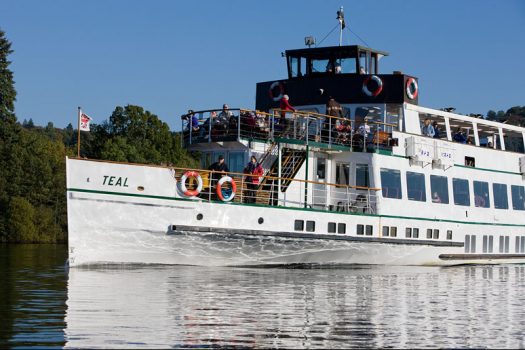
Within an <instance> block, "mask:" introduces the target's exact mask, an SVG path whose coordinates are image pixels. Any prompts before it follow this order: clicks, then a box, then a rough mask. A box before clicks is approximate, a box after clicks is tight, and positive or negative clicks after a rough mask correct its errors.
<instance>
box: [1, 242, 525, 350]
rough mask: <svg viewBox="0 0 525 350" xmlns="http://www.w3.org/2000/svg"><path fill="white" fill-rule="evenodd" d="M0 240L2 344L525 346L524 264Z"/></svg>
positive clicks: (99, 345)
mask: <svg viewBox="0 0 525 350" xmlns="http://www.w3.org/2000/svg"><path fill="white" fill-rule="evenodd" d="M66 255H67V251H66V249H65V247H64V246H10V247H4V246H0V276H2V281H1V283H0V293H1V294H0V348H7V347H22V348H27V347H32V346H34V347H38V348H46V347H55V348H56V347H63V346H65V347H68V348H119V347H120V348H121V347H126V348H130V347H132V348H148V347H149V348H159V347H162V348H166V347H209V346H228V347H236V346H239V347H253V348H267V347H275V348H283V347H284V348H298V347H304V348H319V347H323V348H329V347H330V348H348V347H360V348H378V347H395V348H420V347H432V348H443V347H446V348H456V347H469V348H481V347H483V348H485V347H488V348H523V347H524V346H525V342H524V338H525V330H524V327H523V326H522V320H523V319H525V302H524V299H523V298H522V294H524V293H523V292H524V291H525V288H524V287H525V266H521V265H508V266H472V267H468V266H459V267H451V268H432V267H366V266H364V267H347V268H332V269H327V268H325V269H315V268H302V269H284V268H281V269H277V268H273V269H253V268H204V267H185V266H168V267H134V268H130V267H121V268H105V269H100V268H99V269H71V270H69V274H68V273H67V271H68V270H66V269H65V268H64V262H65V259H66Z"/></svg>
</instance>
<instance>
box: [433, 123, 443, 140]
mask: <svg viewBox="0 0 525 350" xmlns="http://www.w3.org/2000/svg"><path fill="white" fill-rule="evenodd" d="M432 127H433V128H434V138H435V139H440V138H441V130H439V124H438V122H437V121H434V122H433V123H432Z"/></svg>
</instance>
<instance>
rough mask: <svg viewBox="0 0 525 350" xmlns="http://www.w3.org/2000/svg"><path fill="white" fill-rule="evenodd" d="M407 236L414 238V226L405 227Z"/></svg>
mask: <svg viewBox="0 0 525 350" xmlns="http://www.w3.org/2000/svg"><path fill="white" fill-rule="evenodd" d="M405 237H406V238H412V228H411V227H407V228H406V229H405Z"/></svg>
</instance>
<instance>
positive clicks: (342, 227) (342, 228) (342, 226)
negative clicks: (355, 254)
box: [337, 223, 346, 234]
mask: <svg viewBox="0 0 525 350" xmlns="http://www.w3.org/2000/svg"><path fill="white" fill-rule="evenodd" d="M337 233H341V234H345V233H346V224H343V223H339V224H337Z"/></svg>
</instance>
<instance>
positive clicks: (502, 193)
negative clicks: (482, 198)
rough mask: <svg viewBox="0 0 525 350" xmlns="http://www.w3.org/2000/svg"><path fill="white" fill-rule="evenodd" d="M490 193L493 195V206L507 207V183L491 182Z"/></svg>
mask: <svg viewBox="0 0 525 350" xmlns="http://www.w3.org/2000/svg"><path fill="white" fill-rule="evenodd" d="M492 193H493V196H494V208H496V209H509V200H508V197H507V185H505V184H496V183H494V184H492Z"/></svg>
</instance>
